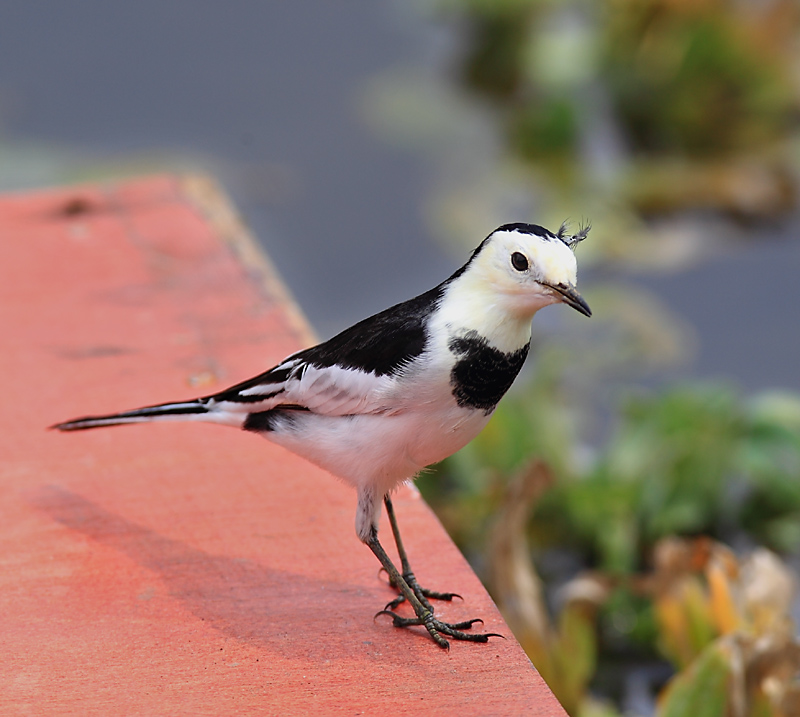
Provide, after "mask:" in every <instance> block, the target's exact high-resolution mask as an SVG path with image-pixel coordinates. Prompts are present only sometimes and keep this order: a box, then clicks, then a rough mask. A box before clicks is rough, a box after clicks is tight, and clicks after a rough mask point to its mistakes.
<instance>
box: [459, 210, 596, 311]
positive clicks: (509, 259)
mask: <svg viewBox="0 0 800 717" xmlns="http://www.w3.org/2000/svg"><path fill="white" fill-rule="evenodd" d="M588 233H589V227H588V226H587V227H585V228H583V229H581V230H580V231H579V232H578V233H577V234H568V233H567V227H566V225H562V226H561V228H560V229H559V230H558V232H557V233H555V234H554V233H553V232H551V231H548V230H547V229H545V228H544V227H540V226H539V225H537V224H504V225H503V226H501V227H499V228H498V229H495V230H494V231H493V232H492V233H491V234H490V235H489V236H488V237H487V238H486V239H485V240H484V241H483V243H482V244H481V245H480V246H479V247H478V248H477V249H476V250H475V253H474V254H473V256H472V258H471V260H470V262H469V264H468V271H469V272H470V273H471V274H473V275H474V276H475V277H476V278H478V279H479V280H480V282H481V283H483V284H484V285H486V286H489V287H491V289H490V290H491V292H492V293H493V294H494V295H496V296H497V297H498V298H499V299H501V300H502V303H503V304H504V305H505V306H506V308H507V309H508V310H509V311H511V312H512V313H515V314H518V315H520V316H530V315H532V314H534V313H535V312H536V311H538V310H539V309H540V308H542V307H543V306H547V305H548V304H554V303H558V302H561V303H564V304H567V305H568V306H571V307H572V308H573V309H575V310H576V311H579V312H580V313H582V314H584V315H585V316H591V315H592V311H591V309H590V308H589V305H588V304H587V303H586V301H584V299H583V297H582V296H581V295H580V294H579V293H578V290H577V289H576V282H577V263H576V261H575V254H574V253H573V251H574V248H575V246H576V245H577V244H578V243H579V242H581V241H582V240H583V239H585V238H586V235H587V234H588Z"/></svg>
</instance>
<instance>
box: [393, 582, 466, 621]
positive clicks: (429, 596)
mask: <svg viewBox="0 0 800 717" xmlns="http://www.w3.org/2000/svg"><path fill="white" fill-rule="evenodd" d="M403 580H405V581H406V584H407V585H408V587H410V588H411V589H412V590H413V591H414V595H416V596H417V599H418V600H419V601H420V602H421V603H422V605H423V606H424V607H426V608H427V609H428V610H430V612H431V613H433V612H434V609H433V606H432V605H431V603H430V601H431V600H445V601H447V602H451V601H452V600H453V598H458V599H459V600H463V599H464V598H462V597H461V595H459V594H458V593H440V592H436V591H435V590H428V589H427V588H424V587H422V586H421V585H420V584H419V583H418V582H417V578H416V577H415V576H414V573H412V572H407V573H403ZM389 585H391V586H392V587H393V588H394V589H395V590H398V591H399V590H400V586H399V585H395V583H394V581H393V580H392V579H391V577H390V578H389ZM404 602H406V598H405V596H404V595H403V593H402V592H401V593H400V594H399V595H398V596H397V597H396V598H395V599H394V600H392V601H391V602H389V603H387V604H386V607H384V608H383V609H384V610H385V611H392V610H396V609H397V608H398V607H399V606H400V605H402V604H403V603H404Z"/></svg>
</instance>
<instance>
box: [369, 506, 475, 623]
mask: <svg viewBox="0 0 800 717" xmlns="http://www.w3.org/2000/svg"><path fill="white" fill-rule="evenodd" d="M383 503H384V505H385V506H386V513H387V515H388V516H389V523H390V524H391V526H392V535H394V542H395V545H396V546H397V552H398V554H399V555H400V566H401V568H402V570H403V579H404V580H405V581H406V584H407V585H408V586H409V587H410V588H411V589H412V590H413V591H414V594H415V595H416V596H417V599H418V600H419V601H420V602H421V603H422V604H423V605H424V606H425V607H426V608H427V609H428V610H430V611H431V612H433V607H432V606H431V604H430V602H429V601H428V598H431V599H433V600H447V601H448V602H449V601H451V600H452V599H453V598H454V597H457V598H460V597H461V595H459V594H458V593H440V592H435V591H433V590H428V589H427V588H423V587H422V586H421V585H420V584H419V583H418V582H417V578H416V576H415V575H414V573H413V572H412V570H411V565H410V563H409V562H408V554H407V553H406V549H405V547H404V546H403V539H402V538H401V537H400V529H399V528H398V527H397V517H396V516H395V514H394V506H393V505H392V499H391V498H390V497H389V496H388V494H387V495H385V496H384V497H383ZM389 584H390V585H391V586H392V587H393V588H395V589H397V590H399V587H398V585H397V584H396V583H395V582H394V581H393V580H392V576H391V575H390V576H389ZM405 600H406V597H405V595H403V593H402V591H400V594H399V595H398V596H397V597H396V598H395V599H394V600H392V601H391V602H390V603H389V604H388V605H387V606H386V608H385V609H386V610H395V609H396V608H397V607H398V606H399V605H400V604H401V603H403V602H405Z"/></svg>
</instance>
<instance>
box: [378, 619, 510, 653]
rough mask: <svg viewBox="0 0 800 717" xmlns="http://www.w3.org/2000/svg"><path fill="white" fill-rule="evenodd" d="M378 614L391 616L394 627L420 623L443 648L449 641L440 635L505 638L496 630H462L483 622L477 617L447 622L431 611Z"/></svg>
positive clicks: (468, 638) (482, 639) (484, 639)
mask: <svg viewBox="0 0 800 717" xmlns="http://www.w3.org/2000/svg"><path fill="white" fill-rule="evenodd" d="M379 615H389V616H390V617H391V618H392V625H394V626H395V627H413V626H416V625H422V626H423V627H425V628H426V629H427V631H428V632H429V633H430V635H431V637H432V638H433V639H434V641H435V642H436V644H437V645H439V646H440V647H444V648H449V647H450V643H448V641H447V640H446V639H445V638H444V637H442V635H447V636H448V637H451V638H453V639H454V640H466V641H468V642H488V641H489V638H490V637H502V638H503V639H505V638H504V637H503V635H500V634H498V633H496V632H485V633H469V632H463V630H469V629H470V628H471V627H472V626H473V625H474V624H475V623H476V622H479V623H481V624H483V620H481V619H480V618H479V617H478V618H474V619H472V620H465V621H464V622H456V623H447V622H442V621H441V620H437V619H436V618H435V617H434V616H433V613H431V612H425V613H423V615H422V616H421V617H403V616H402V615H398V614H397V613H395V612H392V611H391V610H381V611H380V612H378V613H376V614H375V617H378V616H379Z"/></svg>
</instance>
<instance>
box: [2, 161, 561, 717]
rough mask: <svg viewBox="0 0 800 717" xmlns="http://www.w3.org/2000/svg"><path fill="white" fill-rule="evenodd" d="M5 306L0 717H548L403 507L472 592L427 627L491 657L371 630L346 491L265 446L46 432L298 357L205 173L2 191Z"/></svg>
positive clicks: (549, 707) (434, 566)
mask: <svg viewBox="0 0 800 717" xmlns="http://www.w3.org/2000/svg"><path fill="white" fill-rule="evenodd" d="M0 297H2V298H0V326H2V332H0V341H2V348H1V349H0V380H1V381H2V386H3V389H2V395H3V400H2V402H0V412H1V413H0V415H1V416H2V417H1V418H0V421H1V422H2V423H1V425H2V430H1V431H0V444H1V445H2V454H0V644H2V647H3V650H2V660H0V713H2V714H37V715H38V714H48V715H60V714H81V715H107V714H126V715H132V714H148V715H154V714H164V715H166V714H192V715H196V714H251V713H253V714H256V713H257V714H309V713H311V712H312V711H313V712H317V713H320V714H326V715H327V714H395V715H404V714H414V715H420V714H424V715H429V714H441V715H455V714H459V715H521V714H525V715H563V714H564V712H563V710H562V709H561V707H560V706H559V705H558V703H557V702H556V700H555V699H554V698H553V696H552V694H551V693H550V691H549V690H548V689H547V687H546V686H545V685H544V683H543V682H542V680H541V678H540V677H539V675H538V673H537V672H536V671H535V670H534V669H533V667H532V666H531V664H530V662H529V661H528V659H527V658H526V656H525V654H524V653H523V652H522V650H521V649H520V647H519V645H518V644H517V642H516V641H515V640H514V639H513V637H511V633H510V631H509V629H508V627H507V626H506V625H505V624H504V623H503V621H502V618H501V617H500V615H499V614H498V612H497V610H496V608H495V606H494V605H493V604H492V602H491V600H490V598H489V596H488V595H487V594H486V592H485V590H484V589H483V587H482V586H481V584H480V583H479V582H478V580H477V579H476V577H475V575H474V574H473V573H472V571H471V570H470V569H469V567H468V565H467V563H466V562H465V560H464V558H463V557H462V556H461V555H460V554H459V552H458V551H457V549H456V548H455V546H454V545H453V543H452V542H451V541H450V539H449V538H448V537H447V535H446V534H445V533H444V531H443V530H442V528H441V526H440V525H439V523H438V521H437V520H436V518H435V517H434V516H433V514H432V513H431V512H430V510H429V509H428V508H427V507H426V505H425V504H424V502H423V501H422V500H421V499H420V498H419V497H418V496H417V495H416V493H414V492H413V491H411V490H404V491H402V492H401V493H400V494H399V496H398V497H397V499H396V501H395V505H396V507H397V511H398V518H399V520H400V523H401V528H402V529H403V534H404V537H405V539H406V541H407V545H408V548H409V552H410V555H411V557H412V560H413V562H414V566H415V569H416V571H417V574H418V575H419V576H420V577H421V578H424V579H426V582H428V583H430V584H431V587H441V588H446V589H448V590H454V591H456V592H458V593H461V594H462V595H464V597H465V600H464V602H454V603H453V604H445V605H442V607H441V608H440V612H441V614H442V615H443V616H444V617H445V618H446V619H450V620H462V619H466V618H471V617H475V616H481V617H483V618H484V619H485V620H486V625H485V629H486V630H487V631H490V632H500V633H503V634H505V635H508V639H507V640H497V639H495V640H492V641H491V642H490V643H489V644H488V645H472V644H464V643H453V645H452V648H451V650H450V651H449V653H448V652H445V651H443V650H441V649H439V648H438V647H436V646H435V645H434V644H433V643H432V642H431V641H430V640H429V639H428V638H427V637H425V636H423V635H421V634H415V633H414V632H412V631H403V630H398V629H395V628H393V627H392V626H391V625H390V624H389V622H388V621H387V620H386V619H378V620H375V621H373V619H372V616H373V614H374V613H375V612H376V611H377V610H378V609H379V608H380V607H381V606H382V605H383V604H384V603H385V602H387V601H388V600H389V599H390V598H391V597H392V592H391V591H390V590H389V588H388V587H387V586H386V584H385V581H383V580H381V579H379V577H378V565H377V562H376V560H375V559H374V557H373V556H372V554H371V553H370V551H369V550H367V549H366V548H365V547H364V546H363V545H361V544H360V543H359V542H358V540H357V538H356V537H355V534H354V529H353V521H354V513H355V494H354V492H353V491H352V490H351V489H349V488H347V487H345V486H343V485H341V484H340V483H338V482H337V481H336V480H334V479H332V478H331V477H330V476H329V475H327V474H326V473H324V472H323V471H320V470H319V469H317V468H314V467H313V466H310V465H308V464H307V463H305V462H304V461H302V460H301V459H299V458H296V457H294V456H292V455H290V454H289V453H287V452H285V451H283V450H282V449H280V448H278V447H276V446H273V445H271V444H269V443H268V442H267V441H264V440H261V439H259V438H258V437H256V436H253V435H249V434H245V433H243V432H237V431H234V430H231V429H228V428H224V427H219V426H210V425H191V424H190V425H181V424H174V425H173V424H162V425H156V426H152V425H151V426H129V427H120V428H112V429H107V430H98V431H88V432H85V433H80V434H59V433H56V432H48V431H46V430H45V428H46V426H47V425H49V424H52V423H54V422H56V421H59V420H64V419H67V418H70V417H73V416H76V415H84V414H91V413H97V412H106V411H113V410H117V409H125V408H130V407H134V406H138V405H142V404H146V403H153V402H158V401H162V400H169V399H179V398H181V397H184V396H185V397H191V396H194V395H196V394H198V393H205V392H210V391H212V390H214V389H216V388H222V387H224V386H225V385H227V384H231V383H234V382H236V381H240V380H242V379H245V378H248V377H250V376H251V375H254V374H255V373H257V372H260V371H262V370H264V369H266V368H267V367H269V366H271V365H272V364H274V363H275V362H277V361H278V360H279V359H281V358H283V357H284V356H285V355H286V354H288V353H290V352H291V351H294V350H297V349H298V348H300V347H302V346H304V345H308V344H309V343H310V341H311V332H310V331H309V329H308V327H307V325H306V324H305V323H304V321H303V319H302V317H300V315H299V313H298V311H297V309H296V308H295V306H294V304H293V303H292V301H291V299H290V298H289V297H288V295H287V293H286V292H285V290H284V289H283V287H282V286H281V284H280V282H279V281H278V279H277V278H276V276H275V273H274V272H273V271H272V270H271V268H270V266H269V264H268V262H267V261H266V260H265V258H264V257H263V256H262V255H261V254H260V253H259V251H258V250H257V249H256V248H255V245H254V244H253V242H252V241H251V240H250V239H249V237H248V235H247V232H246V231H245V230H244V229H243V228H242V226H241V224H240V223H239V221H238V220H237V218H236V215H235V213H234V212H233V211H232V210H231V208H230V206H229V204H228V203H227V202H226V200H225V199H224V198H223V197H222V196H221V194H220V193H219V192H218V191H217V190H216V189H215V187H214V185H213V184H212V183H211V182H210V181H209V180H208V179H205V178H202V177H183V178H176V177H169V176H167V177H155V178H146V179H141V180H134V181H125V182H122V183H118V184H104V185H99V186H81V187H73V188H67V189H58V190H53V191H45V192H37V193H30V194H17V195H13V194H12V195H6V196H4V197H2V198H0ZM385 532H387V531H386V530H385ZM385 542H386V544H387V546H388V545H389V543H390V541H389V540H388V539H387V540H386V541H385ZM428 576H430V579H429V580H428Z"/></svg>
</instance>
